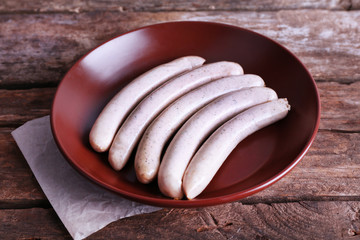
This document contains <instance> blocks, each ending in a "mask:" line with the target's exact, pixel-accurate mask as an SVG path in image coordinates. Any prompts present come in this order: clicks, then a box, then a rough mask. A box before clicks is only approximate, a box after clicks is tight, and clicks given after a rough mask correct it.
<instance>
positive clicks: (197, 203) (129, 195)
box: [50, 20, 321, 208]
mask: <svg viewBox="0 0 360 240" xmlns="http://www.w3.org/2000/svg"><path fill="white" fill-rule="evenodd" d="M193 23H196V24H205V25H217V26H221V27H226V28H233V29H236V30H240V31H245V32H249V33H251V34H255V35H258V36H259V37H261V38H265V39H266V40H267V41H271V42H273V43H274V44H276V45H277V46H278V47H280V48H282V49H283V50H285V51H286V52H287V53H288V54H290V55H291V56H292V57H293V58H294V59H295V60H296V61H297V62H298V63H299V64H300V65H301V67H302V69H303V70H305V72H306V74H307V75H308V77H309V78H310V80H311V83H312V84H311V86H312V87H313V89H314V92H315V95H316V96H315V97H316V103H314V104H316V114H317V115H316V121H315V125H314V128H313V130H312V134H311V136H310V137H309V139H307V140H306V144H305V145H304V146H303V148H302V149H301V151H300V152H299V154H298V155H297V157H296V158H294V159H293V160H292V161H291V162H289V164H287V165H286V166H285V167H284V168H283V170H281V171H279V172H278V173H277V174H275V175H273V176H272V177H271V178H268V179H266V180H264V181H262V182H260V183H259V184H257V185H254V186H252V187H250V188H247V189H246V190H243V191H240V192H235V193H231V194H227V195H221V196H216V197H209V198H201V199H193V200H175V199H171V198H153V197H150V196H143V195H139V194H135V193H133V192H129V191H125V190H123V189H121V190H120V189H118V188H115V187H113V186H111V185H109V184H107V183H106V182H104V181H101V180H100V179H97V178H94V177H92V176H90V175H89V174H88V173H86V172H85V171H84V170H83V169H82V168H81V166H80V165H78V164H76V162H74V161H73V160H72V159H70V158H69V157H68V154H67V153H66V150H65V149H63V147H62V145H61V143H60V139H58V136H57V134H56V127H55V122H54V121H55V120H54V116H53V114H54V108H55V104H56V99H57V95H58V93H59V91H60V88H61V86H62V84H63V83H64V80H65V79H66V78H67V76H68V74H70V73H71V72H72V70H73V69H74V68H76V67H77V66H78V65H79V64H80V63H81V62H82V60H83V59H84V58H85V57H87V56H88V55H89V54H91V53H92V52H93V51H95V50H96V49H98V48H99V47H101V46H103V45H105V44H107V43H108V42H110V41H112V40H114V39H117V38H120V37H122V36H125V35H127V34H130V33H133V32H136V31H140V30H143V29H147V28H152V27H156V26H160V25H171V24H175V25H176V24H193ZM320 118H321V101H320V94H319V91H318V88H317V85H316V82H315V80H314V78H313V77H312V75H311V74H310V72H309V70H308V69H307V68H306V67H305V65H304V64H303V63H302V61H300V59H299V58H298V57H297V56H296V55H295V54H293V53H292V52H291V51H290V50H289V49H288V48H287V47H285V46H283V45H282V44H280V43H279V42H277V41H276V40H273V39H271V38H269V37H267V36H265V35H262V34H260V33H258V32H255V31H253V30H250V29H246V28H243V27H239V26H236V25H231V24H226V23H220V22H211V21H191V20H190V21H168V22H161V23H156V24H150V25H145V26H142V27H139V28H135V29H132V30H130V31H126V32H124V33H122V34H119V35H117V36H115V37H112V38H111V39H109V40H106V41H104V42H103V43H101V44H99V45H97V46H95V47H94V48H92V49H91V50H89V51H88V52H87V53H86V54H84V55H83V56H82V57H80V58H79V59H78V60H77V61H76V62H75V63H74V64H73V65H72V66H71V68H70V69H69V70H68V71H67V72H66V73H65V74H64V76H63V77H62V78H61V80H60V82H59V84H58V86H57V89H56V92H55V94H54V97H53V101H52V104H51V111H50V126H51V132H52V134H53V137H54V140H55V143H56V145H57V147H58V149H59V150H60V152H61V154H62V156H63V157H64V158H65V159H66V160H67V162H68V163H70V165H71V166H72V167H74V168H75V169H76V170H77V172H78V173H80V174H81V175H82V176H83V177H85V178H86V180H91V182H93V183H96V184H97V185H100V186H101V187H103V188H105V189H106V190H110V191H111V192H114V193H115V194H119V195H121V196H122V197H124V198H126V199H130V200H133V201H136V202H141V203H144V204H149V205H153V206H159V207H175V208H192V207H204V206H213V205H219V204H224V203H228V202H233V201H237V200H240V199H243V198H245V197H248V196H250V195H253V194H255V193H257V192H259V191H261V190H264V189H265V188H268V187H269V186H271V185H272V184H274V183H276V182H277V181H279V180H280V179H281V178H283V177H284V176H285V175H286V174H288V173H289V172H290V171H291V170H292V169H293V168H294V167H295V166H296V165H297V164H298V163H299V162H300V161H301V160H302V159H303V157H304V156H305V155H306V153H307V152H308V150H309V148H310V147H311V145H312V144H313V142H314V140H315V137H316V135H317V133H318V130H319V125H320Z"/></svg>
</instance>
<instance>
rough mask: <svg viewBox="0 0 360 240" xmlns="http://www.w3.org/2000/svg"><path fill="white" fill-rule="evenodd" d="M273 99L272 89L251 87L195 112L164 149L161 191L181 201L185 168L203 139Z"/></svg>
mask: <svg viewBox="0 0 360 240" xmlns="http://www.w3.org/2000/svg"><path fill="white" fill-rule="evenodd" d="M274 99H277V94H276V93H275V91H274V90H272V89H270V88H266V87H253V88H248V89H243V90H239V91H235V92H231V93H228V94H226V95H223V96H221V97H219V98H217V99H215V100H214V101H212V102H211V103H209V104H208V105H206V106H205V107H203V108H202V109H200V110H199V111H198V112H196V113H195V114H194V115H193V116H192V117H191V118H189V120H187V121H186V122H185V124H184V125H183V126H182V127H181V128H180V129H179V131H178V132H177V133H176V135H175V136H174V138H173V139H172V140H171V142H170V144H169V146H168V148H167V149H166V152H165V155H164V157H163V159H162V162H161V164H160V168H159V173H158V185H159V188H160V191H161V192H162V193H163V194H164V195H166V196H169V197H172V198H176V199H180V198H182V197H183V191H182V178H183V175H184V172H185V169H186V167H187V165H188V163H189V162H190V160H191V158H192V156H193V155H194V154H195V152H196V150H197V149H198V147H199V146H200V144H201V143H202V142H203V141H204V140H205V139H206V137H207V136H209V135H210V134H211V133H212V132H213V131H214V130H215V129H216V128H217V127H219V126H220V125H221V124H222V123H224V122H225V121H227V120H228V119H230V118H231V117H233V116H235V115H236V114H238V113H239V112H241V111H243V110H245V109H247V108H249V107H252V106H254V105H256V104H260V103H264V102H267V101H271V100H274ZM224 144H225V143H224Z"/></svg>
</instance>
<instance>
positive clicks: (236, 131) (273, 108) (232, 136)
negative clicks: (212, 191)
mask: <svg viewBox="0 0 360 240" xmlns="http://www.w3.org/2000/svg"><path fill="white" fill-rule="evenodd" d="M289 110H290V105H289V104H288V101H287V100H286V99H278V100H274V101H271V102H268V103H264V104H261V105H258V106H255V107H252V108H250V109H248V110H246V111H244V112H243V113H240V114H239V115H237V116H235V117H234V118H232V119H231V120H229V121H228V122H226V123H225V124H224V125H222V126H221V127H220V128H218V129H217V130H216V131H215V132H214V133H213V134H212V135H211V136H210V137H209V138H208V139H207V140H206V142H205V143H204V144H203V145H202V146H201V148H200V149H199V150H198V151H197V153H196V154H195V156H194V157H193V158H192V160H191V162H190V164H189V166H188V167H187V169H186V172H185V174H184V179H183V189H184V192H185V195H186V196H187V198H188V199H193V198H195V197H196V196H198V195H199V194H200V193H201V192H202V191H203V190H204V189H205V188H206V186H207V185H208V184H209V183H210V181H211V179H212V178H213V177H214V176H215V174H216V172H217V171H218V170H219V168H220V167H221V165H222V164H223V162H224V161H225V160H226V158H227V157H228V155H229V154H230V153H231V152H232V150H233V149H234V148H235V147H236V146H237V145H238V144H239V142H241V141H242V140H243V139H245V138H246V137H247V136H249V135H250V134H252V133H254V132H256V131H258V130H259V129H261V128H264V127H266V126H268V125H270V124H272V123H274V122H276V121H278V120H280V119H282V118H284V117H285V116H286V115H287V113H288V111H289Z"/></svg>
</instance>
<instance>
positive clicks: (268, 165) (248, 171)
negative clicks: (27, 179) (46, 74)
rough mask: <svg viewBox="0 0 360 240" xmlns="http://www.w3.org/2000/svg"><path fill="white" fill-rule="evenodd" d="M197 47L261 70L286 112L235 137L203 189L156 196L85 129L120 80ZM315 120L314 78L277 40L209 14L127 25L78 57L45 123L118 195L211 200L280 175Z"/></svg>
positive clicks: (78, 162)
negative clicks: (100, 149)
mask: <svg viewBox="0 0 360 240" xmlns="http://www.w3.org/2000/svg"><path fill="white" fill-rule="evenodd" d="M186 55H197V56H201V57H203V58H205V59H206V60H207V63H210V62H215V61H222V60H226V61H234V62H237V63H239V64H240V65H241V66H242V67H243V68H244V71H245V73H252V74H257V75H260V76H261V77H262V78H263V79H264V81H265V83H266V85H267V86H268V87H271V88H273V89H274V90H275V91H276V92H277V93H278V95H279V97H286V98H287V99H288V100H289V103H290V104H291V107H292V109H291V111H290V113H289V114H288V116H287V117H286V118H285V119H283V120H281V121H279V122H277V123H276V124H273V125H271V126H269V127H266V128H264V129H262V130H260V131H258V132H256V133H255V134H253V135H251V136H249V137H248V138H246V139H245V140H244V141H242V142H241V143H240V144H239V145H238V146H237V147H236V148H235V150H234V151H233V152H232V153H231V155H230V156H229V157H228V159H227V160H226V161H225V163H224V164H223V166H222V167H221V169H220V170H219V171H218V173H217V174H216V176H215V177H214V179H213V180H212V181H211V183H210V184H209V186H208V187H207V188H206V190H205V191H204V192H203V193H202V194H201V195H199V196H198V197H197V198H196V199H193V200H174V199H170V198H167V197H165V196H163V195H162V194H161V193H160V191H159V189H158V187H157V183H156V182H154V183H151V184H149V185H144V184H141V183H140V182H138V181H137V180H136V176H135V172H134V169H133V163H132V162H133V161H132V160H133V158H132V159H130V161H129V163H128V164H127V165H126V167H125V168H124V169H123V170H121V171H119V172H117V171H114V170H113V169H112V168H111V167H110V165H109V164H108V162H107V153H101V154H100V153H96V152H95V151H93V150H92V149H91V147H90V144H89V141H88V135H89V132H90V129H91V126H92V124H93V123H94V121H95V119H96V117H97V116H98V114H99V113H100V111H101V110H102V108H103V107H104V106H105V105H106V103H107V102H108V101H109V100H110V99H111V98H112V96H114V95H115V94H116V93H117V92H118V91H119V90H120V89H121V88H122V87H123V86H124V85H126V84H127V83H128V82H130V81H131V80H132V79H134V78H135V77H136V76H138V75H140V74H141V73H143V72H145V71H147V70H149V69H151V68H153V67H155V66H157V65H159V64H162V63H165V62H169V61H171V60H173V59H175V58H178V57H181V56H186ZM319 120H320V100H319V94H318V91H317V88H316V84H315V81H314V80H313V78H312V77H311V75H310V74H309V72H308V71H307V69H306V68H305V67H304V65H303V64H302V63H301V62H300V61H299V59H298V58H297V57H296V56H295V55H293V54H292V53H291V52H289V51H288V50H287V49H286V48H285V47H283V46H281V45H280V44H279V43H277V42H275V41H273V40H271V39H269V38H267V37H265V36H262V35H260V34H258V33H255V32H252V31H250V30H247V29H243V28H240V27H236V26H231V25H225V24H220V23H211V22H191V21H189V22H168V23H161V24H156V25H151V26H146V27H143V28H139V29H136V30H134V31H130V32H128V33H125V34H122V35H120V36H118V37H115V38H113V39H111V40H110V41H108V42H106V43H104V44H102V45H100V46H99V47H97V48H95V49H94V50H92V51H91V52H89V53H88V54H87V55H85V56H84V57H82V58H81V59H80V60H79V61H77V62H76V63H75V65H74V66H73V67H72V68H71V69H70V70H69V71H68V72H67V74H66V75H65V77H64V78H63V79H62V81H61V82H60V84H59V86H58V89H57V91H56V94H55V98H54V100H53V105H52V111H51V126H52V131H53V135H54V137H55V140H56V143H57V144H58V146H59V149H60V151H61V152H62V153H63V155H64V156H65V158H66V159H67V160H68V161H69V162H70V163H71V165H72V166H74V167H75V168H76V169H77V170H78V171H79V172H80V173H82V174H83V175H84V176H85V177H86V178H88V179H90V180H92V181H94V182H95V183H97V184H99V185H101V186H103V187H105V188H107V189H109V190H111V191H113V192H115V193H118V194H121V195H122V196H124V197H126V198H128V199H131V200H135V201H138V202H142V203H146V204H150V205H156V206H161V207H201V206H208V205H216V204H221V203H226V202H231V201H236V200H239V199H241V198H244V197H247V196H249V195H251V194H254V193H256V192H258V191H260V190H263V189H264V188H266V187H268V186H270V185H271V184H273V183H274V182H276V181H277V180H279V179H281V178H282V177H283V176H284V175H285V174H286V173H288V172H289V171H290V170H291V169H292V168H294V167H295V165H296V164H298V163H299V161H300V160H301V159H302V158H303V157H304V155H305V153H306V152H307V151H308V149H309V147H310V145H311V143H312V142H313V140H314V138H315V135H316V133H317V130H318V126H319Z"/></svg>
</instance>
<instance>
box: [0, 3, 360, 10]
mask: <svg viewBox="0 0 360 240" xmlns="http://www.w3.org/2000/svg"><path fill="white" fill-rule="evenodd" d="M353 2H354V0H353ZM355 2H356V1H355ZM356 7H357V5H356V4H354V3H352V1H351V0H346V1H326V0H321V1H315V0H306V1H301V0H289V1H282V0H265V1H261V2H258V1H255V0H247V1H234V0H224V1H216V0H207V1H195V0H187V1H175V0H166V1H165V0H155V1H154V0H153V1H144V0H141V1H131V0H106V1H95V0H77V1H69V0H55V1H51V2H44V1H40V0H37V1H26V0H20V1H16V2H14V1H11V0H3V1H2V4H1V5H0V13H1V12H6V13H8V12H15V13H18V12H26V13H28V12H70V13H71V12H75V13H79V12H88V11H120V12H123V11H135V12H139V11H140V12H141V11H157V12H159V11H206V10H212V11H216V10H227V11H235V10H246V11H276V10H284V9H331V10H350V9H356Z"/></svg>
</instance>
